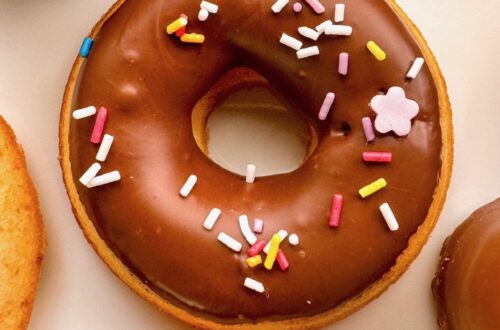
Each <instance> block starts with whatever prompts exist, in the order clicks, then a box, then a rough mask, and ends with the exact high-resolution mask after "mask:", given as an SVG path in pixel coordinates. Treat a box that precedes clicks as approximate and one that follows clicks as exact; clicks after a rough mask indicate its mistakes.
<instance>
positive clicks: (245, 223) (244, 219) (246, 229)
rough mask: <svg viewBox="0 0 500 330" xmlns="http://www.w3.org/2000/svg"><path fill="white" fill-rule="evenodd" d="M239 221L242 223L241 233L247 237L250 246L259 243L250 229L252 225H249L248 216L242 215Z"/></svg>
mask: <svg viewBox="0 0 500 330" xmlns="http://www.w3.org/2000/svg"><path fill="white" fill-rule="evenodd" d="M238 220H239V222H240V230H241V233H242V234H243V236H245V239H246V240H247V242H248V244H250V245H254V244H255V242H257V237H255V234H254V233H253V232H252V230H251V229H250V225H249V224H248V217H247V216H246V215H242V216H240V217H239V219H238Z"/></svg>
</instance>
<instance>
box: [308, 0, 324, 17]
mask: <svg viewBox="0 0 500 330" xmlns="http://www.w3.org/2000/svg"><path fill="white" fill-rule="evenodd" d="M305 1H306V2H307V4H308V5H309V6H311V8H312V9H313V10H314V12H315V13H316V14H323V13H324V12H325V6H323V4H321V2H319V0H305Z"/></svg>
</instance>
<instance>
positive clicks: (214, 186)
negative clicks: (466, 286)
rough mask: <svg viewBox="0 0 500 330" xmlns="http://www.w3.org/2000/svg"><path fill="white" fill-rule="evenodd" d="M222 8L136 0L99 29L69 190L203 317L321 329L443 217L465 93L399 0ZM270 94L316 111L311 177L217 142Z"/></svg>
mask: <svg viewBox="0 0 500 330" xmlns="http://www.w3.org/2000/svg"><path fill="white" fill-rule="evenodd" d="M214 2H215V1H214ZM214 2H207V1H203V2H201V3H200V1H186V0H168V1H167V0H152V1H148V2H144V1H138V0H129V1H118V2H117V3H116V4H115V5H114V6H113V7H112V8H111V10H110V11H109V12H108V13H107V14H106V15H105V16H104V17H103V18H102V19H101V20H100V21H99V22H98V23H97V25H96V26H95V27H94V29H93V30H92V32H91V33H90V34H89V35H88V36H87V37H86V38H85V41H84V43H83V45H82V48H81V51H80V54H79V56H78V58H77V60H76V62H75V64H74V66H73V69H72V72H71V75H70V77H69V81H68V84H67V87H66V92H65V96H64V101H63V105H62V112H61V122H60V125H61V126H60V154H61V166H62V169H63V176H64V180H65V185H66V188H67V191H68V195H69V197H70V200H71V203H72V206H73V209H74V213H75V216H76V218H77V220H78V223H79V224H80V226H81V228H82V230H83V232H84V234H85V235H86V237H87V239H88V240H89V242H90V244H92V246H93V247H94V249H95V250H96V251H97V253H98V254H99V255H100V256H101V258H102V259H103V260H104V261H105V263H106V264H107V265H108V266H109V268H110V269H111V270H112V271H113V272H114V273H115V274H116V275H117V276H118V277H119V278H120V279H121V280H122V281H124V282H125V283H126V284H127V285H128V286H129V287H131V288H132V289H133V290H134V291H135V292H136V293H138V294H139V295H140V296H141V297H142V298H144V299H146V300H147V301H149V302H151V303H152V304H153V305H154V306H156V307H157V308H158V309H160V310H162V311H164V312H166V313H168V314H170V315H173V316H174V317H176V318H178V319H180V320H183V321H184V322H187V323H189V324H191V325H194V326H196V327H201V328H232V327H238V328H240V327H243V328H245V329H246V328H248V329H249V328H255V327H258V328H266V327H267V328H276V327H284V328H297V329H302V328H305V327H306V328H316V327H320V326H323V325H325V324H327V323H331V322H334V321H336V320H338V319H340V318H342V317H345V316H346V315H349V314H350V313H352V312H354V311H356V310H357V309H359V308H360V307H362V306H363V305H365V304H366V303H368V302H369V301H371V300H373V299H374V298H376V297H377V296H379V295H380V294H381V293H382V292H383V291H384V290H385V289H387V288H388V287H389V286H390V285H391V284H392V283H393V282H394V281H396V280H397V279H398V278H399V277H400V276H401V274H403V273H404V271H405V270H406V269H407V267H408V266H409V264H410V263H411V261H412V260H414V259H415V258H416V256H417V255H418V253H419V251H420V249H421V248H422V246H423V244H424V243H425V242H426V240H427V238H428V236H429V234H430V232H431V230H432V228H433V227H434V224H435V223H436V221H437V218H438V216H439V213H440V211H441V208H442V206H443V203H444V200H445V196H446V190H447V187H448V184H449V180H450V174H451V164H452V154H453V149H452V145H453V135H452V126H451V109H450V105H449V100H448V96H447V91H446V85H445V82H444V79H443V77H442V75H441V73H440V70H439V67H438V64H437V62H436V60H435V58H434V56H433V55H432V53H431V51H430V49H429V47H428V46H427V44H426V42H425V40H424V39H423V37H422V36H421V34H420V33H419V31H418V30H417V28H416V27H415V26H414V25H413V24H412V23H411V21H410V20H409V19H408V18H407V16H406V15H405V14H404V13H403V11H402V10H401V9H400V8H399V7H398V6H397V5H396V4H395V3H394V1H392V0H391V1H385V2H384V1H379V0H367V1H362V2H360V1H355V0H346V1H344V2H343V4H344V5H345V6H344V7H343V8H342V7H341V6H340V7H339V6H337V5H338V4H336V2H334V1H329V0H328V1H327V0H321V1H312V0H309V1H305V2H304V3H303V5H304V6H303V8H302V10H301V11H294V10H293V8H292V4H289V3H288V2H287V1H282V0H279V1H270V0H264V1H254V0H243V1H238V2H234V1H229V0H219V1H216V3H214ZM334 12H337V14H335V15H334ZM334 20H335V21H336V22H335V23H334V22H333V21H334ZM314 39H317V40H314ZM424 62H425V63H424ZM256 88H265V89H268V90H270V91H272V94H273V95H277V96H276V98H279V99H280V100H282V102H284V103H283V104H286V105H287V107H290V108H294V109H297V110H299V111H300V112H301V113H302V114H303V115H304V117H305V119H304V126H305V127H306V128H307V130H308V132H309V137H308V141H307V142H308V147H309V150H308V152H307V157H306V158H305V159H304V161H303V163H302V164H301V166H300V167H299V168H298V169H297V170H295V171H293V172H291V173H284V174H279V175H272V176H266V177H257V178H254V174H255V167H252V166H249V167H248V175H247V177H243V176H241V175H236V174H234V173H232V172H229V171H227V170H225V169H223V168H222V167H221V166H219V165H217V164H216V163H214V162H213V161H212V160H211V159H210V155H209V154H208V153H207V141H208V139H209V134H208V133H207V132H206V122H207V118H208V116H209V114H210V113H211V111H212V110H213V109H214V108H216V107H217V105H218V104H221V102H224V100H226V99H227V98H228V97H229V96H230V95H232V94H233V93H236V92H237V91H241V90H245V91H251V90H252V89H256ZM250 95H255V94H252V93H250ZM249 101H250V98H249ZM253 101H255V99H253ZM374 130H375V131H374ZM101 141H102V142H101ZM96 155H98V156H97V157H96ZM96 158H99V159H100V160H99V161H98V160H96ZM249 165H251V164H249ZM257 173H258V169H257ZM254 179H255V181H254ZM247 181H248V182H247ZM252 229H253V230H252Z"/></svg>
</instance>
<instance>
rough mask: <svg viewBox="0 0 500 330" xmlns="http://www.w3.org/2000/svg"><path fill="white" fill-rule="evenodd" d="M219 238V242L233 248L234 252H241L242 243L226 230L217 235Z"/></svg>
mask: <svg viewBox="0 0 500 330" xmlns="http://www.w3.org/2000/svg"><path fill="white" fill-rule="evenodd" d="M217 239H218V240H219V242H221V243H222V244H224V245H225V246H227V247H228V248H230V249H231V250H233V251H234V252H240V251H241V247H242V245H241V243H240V242H238V241H237V240H235V239H234V238H232V237H231V236H229V235H228V234H226V233H224V232H220V233H219V236H217Z"/></svg>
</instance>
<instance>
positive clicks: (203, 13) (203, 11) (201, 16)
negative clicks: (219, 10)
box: [198, 8, 210, 22]
mask: <svg viewBox="0 0 500 330" xmlns="http://www.w3.org/2000/svg"><path fill="white" fill-rule="evenodd" d="M208 15H210V13H209V12H208V10H206V9H205V8H202V9H200V12H199V13H198V20H199V21H200V22H205V21H206V20H207V19H208Z"/></svg>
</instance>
